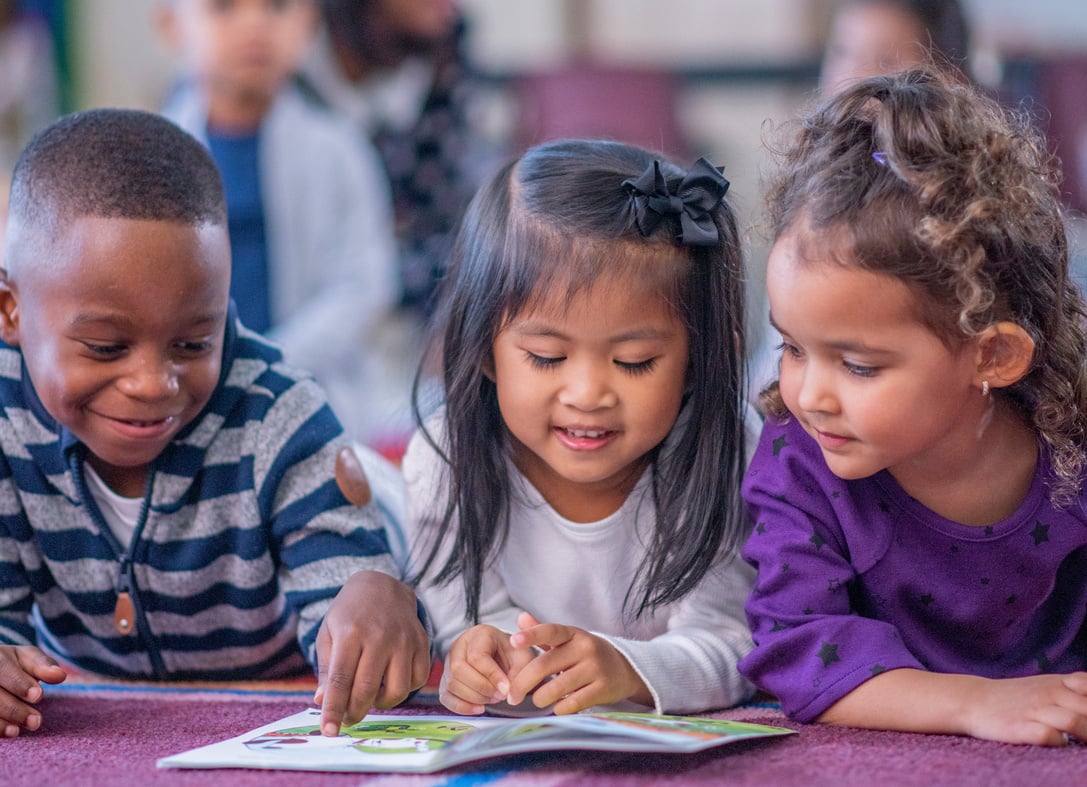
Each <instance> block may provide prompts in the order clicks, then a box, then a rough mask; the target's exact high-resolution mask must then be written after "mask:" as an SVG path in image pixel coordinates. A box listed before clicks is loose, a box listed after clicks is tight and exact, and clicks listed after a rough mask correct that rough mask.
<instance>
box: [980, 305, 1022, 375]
mask: <svg viewBox="0 0 1087 787" xmlns="http://www.w3.org/2000/svg"><path fill="white" fill-rule="evenodd" d="M1033 361H1034V339H1032V338H1031V337H1030V334H1029V333H1027V332H1026V331H1025V330H1024V329H1023V327H1022V326H1021V325H1018V324H1017V323H1014V322H1010V321H1003V322H998V323H994V324H992V325H990V326H989V327H988V328H986V329H985V330H984V331H982V332H981V334H980V335H979V336H978V385H979V386H980V385H981V382H982V381H983V380H985V381H988V383H989V385H990V387H992V388H1003V387H1006V386H1009V385H1014V384H1015V383H1017V382H1019V381H1020V380H1022V379H1023V378H1024V377H1026V375H1027V372H1029V371H1030V367H1031V364H1032V363H1033Z"/></svg>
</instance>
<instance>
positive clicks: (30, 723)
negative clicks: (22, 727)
mask: <svg viewBox="0 0 1087 787" xmlns="http://www.w3.org/2000/svg"><path fill="white" fill-rule="evenodd" d="M40 726H42V717H41V716H39V715H38V714H36V713H32V714H31V715H29V716H27V717H26V728H27V729H28V730H30V731H31V732H33V731H34V730H36V729H38V727H40Z"/></svg>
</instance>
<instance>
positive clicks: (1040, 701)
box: [966, 672, 1087, 746]
mask: <svg viewBox="0 0 1087 787" xmlns="http://www.w3.org/2000/svg"><path fill="white" fill-rule="evenodd" d="M972 688H973V689H974V691H973V696H972V697H970V699H969V702H968V705H967V708H968V712H967V714H966V717H967V718H966V730H967V732H968V733H969V734H970V735H973V736H974V737H975V738H985V739H987V740H994V741H1004V742H1006V743H1033V744H1038V745H1042V746H1063V745H1065V744H1067V743H1068V742H1069V736H1071V737H1072V738H1076V739H1078V740H1080V741H1087V672H1073V673H1070V674H1068V675H1036V676H1033V677H1029V678H1008V679H1004V680H986V681H983V682H981V683H980V684H976V685H975V686H974V687H972Z"/></svg>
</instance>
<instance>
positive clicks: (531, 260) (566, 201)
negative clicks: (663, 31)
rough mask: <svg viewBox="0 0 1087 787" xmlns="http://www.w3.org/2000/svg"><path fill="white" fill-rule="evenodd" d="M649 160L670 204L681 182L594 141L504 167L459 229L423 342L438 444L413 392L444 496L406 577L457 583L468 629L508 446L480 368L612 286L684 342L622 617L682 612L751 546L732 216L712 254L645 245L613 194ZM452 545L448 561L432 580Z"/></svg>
mask: <svg viewBox="0 0 1087 787" xmlns="http://www.w3.org/2000/svg"><path fill="white" fill-rule="evenodd" d="M654 159H656V160H658V161H660V163H661V169H662V171H663V173H664V175H665V177H666V179H667V181H668V187H669V190H670V191H671V192H673V193H674V192H675V190H676V187H677V185H678V184H679V182H680V181H681V179H682V178H683V176H684V174H685V173H684V172H683V171H682V170H681V169H679V168H678V167H676V166H675V165H674V164H671V163H670V162H667V161H666V160H664V159H663V158H662V157H661V156H659V155H655V154H653V153H651V152H648V151H645V150H641V149H639V148H635V147H631V146H628V145H624V144H621V143H616V142H605V141H600V140H560V141H556V142H550V143H546V144H543V145H540V146H537V147H535V148H532V149H530V150H529V151H527V152H526V153H525V154H524V155H523V156H521V157H520V158H519V159H517V160H516V161H513V162H511V163H509V164H507V165H506V166H505V167H504V168H502V169H501V170H500V171H499V172H498V173H497V174H496V175H495V176H494V177H493V178H492V179H491V180H490V181H489V182H488V183H487V184H485V185H484V186H483V187H482V188H481V190H480V191H479V193H478V194H477V195H476V197H475V199H474V200H473V201H472V203H471V204H470V206H469V207H468V210H467V213H466V215H465V217H464V220H463V222H462V226H461V228H460V231H459V233H458V236H457V239H456V243H455V246H454V250H453V255H452V259H451V264H450V267H449V271H448V273H447V277H446V279H445V281H444V282H443V288H442V294H441V298H440V301H439V307H438V313H437V317H436V319H437V322H436V326H435V327H436V337H435V338H436V340H435V341H434V343H433V344H432V352H433V353H438V354H440V358H439V360H440V364H441V369H442V380H443V384H444V416H445V418H444V424H445V429H446V432H445V433H443V434H440V435H438V434H431V433H429V432H428V431H427V429H426V426H425V424H424V423H423V418H422V415H421V409H422V408H421V404H420V399H421V395H420V391H421V389H420V385H419V381H420V379H421V377H420V376H417V378H416V386H415V391H414V394H413V406H414V409H415V417H416V420H417V422H418V423H419V425H420V427H421V428H422V431H423V434H424V436H425V438H426V439H427V441H428V442H429V443H430V444H431V445H432V446H433V447H434V449H435V450H436V451H437V452H438V453H439V455H440V456H441V457H442V458H443V460H444V465H445V466H444V479H443V480H444V481H445V482H446V484H445V488H448V496H447V498H446V499H445V501H444V502H445V505H444V512H443V514H442V516H441V519H440V520H439V521H434V522H427V523H423V524H424V527H426V528H429V529H431V535H432V536H433V538H432V539H428V540H427V544H428V547H427V550H428V551H427V554H425V555H422V556H420V558H421V568H420V569H419V570H418V572H417V574H416V576H415V577H414V579H415V581H419V580H421V579H422V578H423V577H424V576H430V575H433V581H434V582H436V583H439V584H440V583H448V582H450V581H452V580H454V579H456V578H457V577H462V578H463V584H464V592H465V600H466V602H467V612H468V617H469V619H471V620H473V621H478V619H479V613H480V609H479V602H480V592H481V584H482V577H483V572H484V570H485V568H486V566H487V565H488V562H489V561H492V560H493V559H494V558H495V557H496V555H497V554H498V552H499V550H500V549H501V548H502V545H503V542H504V540H505V538H506V537H507V535H508V532H509V524H510V495H511V482H510V477H509V470H508V468H509V466H510V464H509V463H510V461H511V460H510V458H509V442H508V435H507V431H506V427H505V425H504V422H503V420H502V416H501V413H500V412H499V407H498V398H497V392H496V387H495V384H494V382H493V381H492V380H491V379H489V378H488V377H487V375H486V373H485V370H486V369H487V368H488V367H489V364H490V361H491V349H492V345H493V342H494V340H495V337H496V336H497V334H498V333H499V332H500V331H501V330H502V328H503V326H504V325H506V324H507V323H508V321H509V320H511V319H513V318H514V317H515V316H516V315H517V314H518V313H520V312H521V311H522V310H523V309H525V308H531V307H533V306H534V305H535V304H537V303H539V302H540V301H542V300H543V299H545V298H547V297H548V296H553V294H554V293H556V292H559V293H562V292H563V290H564V289H565V292H566V294H567V297H568V298H572V297H573V296H575V295H577V294H578V293H580V292H584V291H585V290H586V289H588V288H591V287H593V286H594V285H595V284H596V283H598V282H608V281H613V280H614V279H613V277H615V276H616V275H617V274H620V273H621V274H633V275H637V276H644V277H645V278H646V280H647V281H649V282H651V283H652V284H653V285H654V286H656V285H657V283H658V282H659V289H660V291H661V293H662V297H665V298H667V299H668V301H669V303H670V305H671V306H672V307H673V308H674V309H675V311H676V313H677V315H679V317H680V318H681V319H682V321H683V323H684V325H685V327H686V329H687V331H688V336H689V360H688V370H687V375H688V377H687V389H688V393H687V394H686V395H685V399H684V404H683V408H682V412H681V415H680V418H679V419H678V420H677V422H676V424H675V425H674V426H673V428H672V431H671V433H670V434H669V436H668V437H667V438H666V440H665V442H664V443H663V444H662V446H659V447H658V448H657V449H655V455H654V457H653V462H652V464H651V467H652V470H651V472H652V474H653V475H652V494H653V502H654V504H655V507H656V527H655V530H654V531H653V533H652V537H651V540H650V543H649V544H648V556H647V559H646V561H645V570H644V572H643V574H642V576H640V577H638V578H637V579H635V581H634V583H633V584H632V585H631V587H630V588H628V590H627V601H626V604H627V607H628V609H633V610H634V614H635V616H641V615H642V614H644V613H647V612H651V611H652V610H653V609H655V608H656V607H658V606H660V605H663V604H667V603H671V602H674V601H676V600H678V599H680V598H682V597H683V596H685V595H686V594H688V593H689V592H690V591H691V590H693V589H694V587H695V586H696V585H697V584H698V582H699V581H700V580H701V578H702V577H703V576H704V575H705V573H706V572H707V571H708V570H709V568H710V567H711V566H713V565H714V564H715V563H716V562H717V561H718V560H722V559H729V558H731V557H732V555H733V554H734V553H735V551H736V549H737V548H738V546H739V544H740V541H741V540H742V538H743V537H744V536H745V535H746V532H747V529H748V525H747V521H748V520H747V516H746V513H745V510H744V508H743V505H742V502H741V498H740V480H741V476H742V473H743V468H744V464H745V456H746V452H745V445H744V424H745V410H746V405H745V403H744V401H743V392H744V390H745V385H744V382H745V381H744V355H745V354H744V346H745V342H744V286H745V285H744V268H743V255H742V248H741V243H740V239H739V233H738V230H737V226H736V220H735V217H734V216H733V213H732V211H731V209H730V208H729V206H728V204H727V203H726V202H722V203H721V204H720V205H719V206H717V207H716V208H715V209H714V211H713V212H712V217H713V222H714V224H715V225H716V227H717V230H718V233H719V242H718V243H717V244H716V245H712V246H702V247H695V246H681V245H679V244H678V243H677V241H676V238H675V233H674V232H673V229H672V228H671V227H670V226H669V224H668V222H661V224H660V225H658V226H657V227H656V228H655V229H654V230H653V231H652V232H651V234H650V235H649V236H648V237H643V236H642V235H641V233H640V232H639V230H638V228H637V225H636V223H635V217H634V211H633V207H632V204H631V199H630V196H629V194H628V192H627V191H626V189H625V188H624V186H623V182H624V181H625V180H627V179H629V178H637V177H638V176H639V175H640V174H641V173H642V172H644V171H645V170H646V169H647V168H648V167H650V166H652V164H653V161H654ZM607 291H608V292H609V293H612V294H614V297H621V295H619V294H618V291H617V290H616V289H614V288H609V289H608V290H607ZM427 364H428V361H424V366H426V365H427ZM420 373H422V367H421V370H420ZM451 531H453V532H451ZM450 537H451V538H452V547H451V553H450V554H449V556H448V558H447V559H446V560H445V561H444V563H443V564H442V565H440V566H438V565H437V563H438V562H440V561H439V558H438V555H439V552H440V551H441V548H442V545H443V543H445V542H446V541H447V539H449V538H450Z"/></svg>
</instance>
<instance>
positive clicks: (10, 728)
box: [4, 724, 19, 738]
mask: <svg viewBox="0 0 1087 787" xmlns="http://www.w3.org/2000/svg"><path fill="white" fill-rule="evenodd" d="M18 735H19V728H18V727H16V726H15V725H14V724H9V725H7V726H6V727H4V737H5V738H16V737H18Z"/></svg>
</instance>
